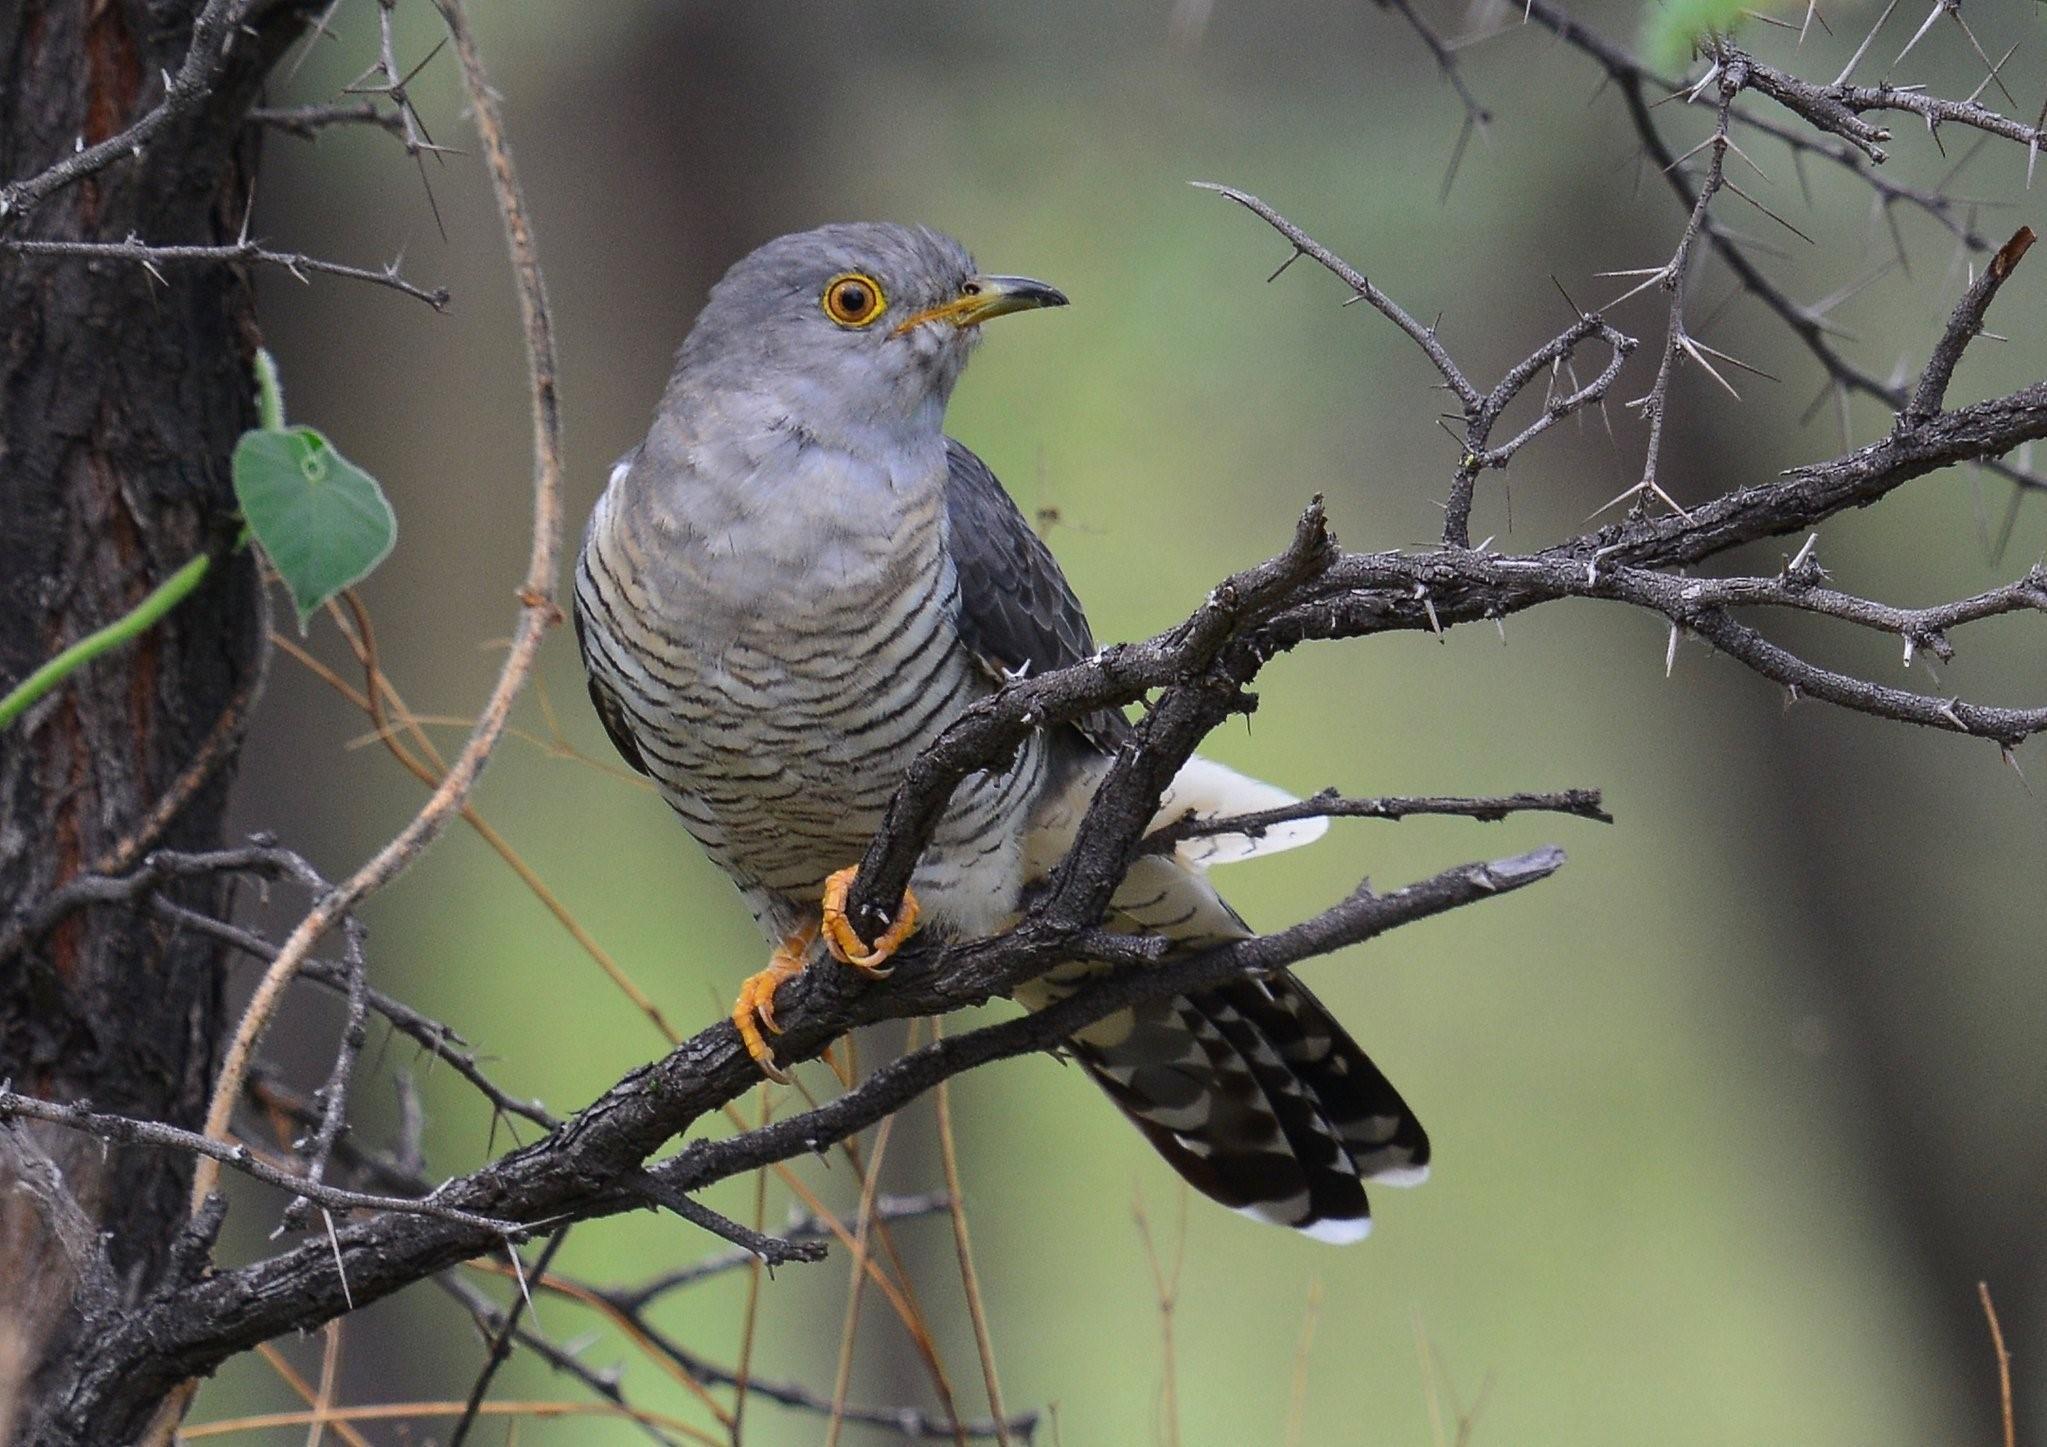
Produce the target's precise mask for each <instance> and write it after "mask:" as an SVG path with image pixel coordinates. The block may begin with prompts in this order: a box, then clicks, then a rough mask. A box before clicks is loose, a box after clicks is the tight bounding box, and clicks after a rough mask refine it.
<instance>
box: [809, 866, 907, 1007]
mask: <svg viewBox="0 0 2047 1447" xmlns="http://www.w3.org/2000/svg"><path fill="white" fill-rule="evenodd" d="M859 872H860V866H859V865H857V864H849V865H847V866H846V867H845V868H844V869H841V870H840V871H839V872H838V873H837V874H834V875H833V876H832V877H831V878H830V879H827V880H826V881H825V882H824V924H823V928H824V945H825V948H826V949H827V950H829V951H831V956H832V958H833V959H835V960H837V961H838V962H839V963H840V964H842V965H851V966H852V967H853V968H854V969H856V970H858V971H859V972H860V973H861V974H863V975H865V976H867V978H868V979H870V980H884V979H887V978H888V977H889V975H891V974H892V973H894V972H893V971H892V970H884V969H883V968H881V967H882V965H883V964H885V963H886V962H887V960H888V957H889V956H890V955H892V954H894V953H895V952H896V951H897V950H898V949H899V948H901V946H902V943H903V941H904V940H906V939H908V938H909V937H910V936H911V935H913V934H915V933H916V932H917V896H916V895H915V894H913V893H911V892H910V891H909V890H907V889H906V890H904V891H903V903H902V907H901V908H900V909H898V910H897V911H896V917H895V918H894V919H893V920H891V921H890V922H889V927H888V928H887V929H886V930H884V931H883V932H882V935H881V938H880V939H878V940H876V941H875V942H874V943H873V944H872V945H870V944H868V943H867V942H866V941H865V940H863V939H861V938H860V935H859V933H858V932H857V931H856V930H855V929H854V928H853V922H852V921H851V920H849V919H847V918H846V894H847V892H848V891H849V890H851V889H852V887H853V878H854V876H855V875H857V874H858V873H859Z"/></svg>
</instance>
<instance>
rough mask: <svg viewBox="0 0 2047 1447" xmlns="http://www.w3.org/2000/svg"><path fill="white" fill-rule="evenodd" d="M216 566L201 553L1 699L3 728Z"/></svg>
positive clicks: (136, 632) (144, 626)
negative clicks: (129, 609)
mask: <svg viewBox="0 0 2047 1447" xmlns="http://www.w3.org/2000/svg"><path fill="white" fill-rule="evenodd" d="M212 566H213V557H212V555H211V554H208V553H201V554H200V555H199V556H198V557H196V558H194V559H192V560H191V561H190V562H188V563H186V564H185V566H184V567H182V568H180V569H178V571H177V572H175V573H173V574H171V575H170V576H169V577H168V578H166V579H164V580H163V582H161V583H159V584H158V585H157V586H156V591H154V592H152V593H151V594H150V595H149V596H148V597H147V598H144V599H143V600H142V601H141V602H140V603H138V604H136V605H135V608H134V611H132V612H130V613H128V614H127V615H126V616H124V617H121V618H117V619H115V620H114V621H113V622H112V623H109V624H108V625H107V626H106V627H104V628H102V629H100V630H99V631H98V632H95V633H88V634H86V635H85V637H83V638H81V639H79V640H78V641H77V642H76V643H74V644H72V645H71V646H70V647H69V648H67V649H65V650H64V651H63V652H62V653H60V654H58V655H57V656H56V657H55V658H53V659H51V660H50V661H49V662H48V663H45V664H44V665H43V666H42V667H41V668H38V669H37V670H36V671H35V672H34V673H31V674H30V675H29V676H28V677H27V678H24V679H23V680H22V681H21V682H20V683H19V684H17V685H16V686H15V687H14V689H13V690H12V691H11V692H9V693H8V695H7V696H6V697H5V698H0V729H4V728H6V727H8V726H9V725H10V724H12V723H13V722H14V721H15V720H16V719H17V718H20V717H21V715H22V714H24V713H26V712H27V711H28V707H29V705H30V704H32V703H34V702H35V701H36V700H37V699H39V698H41V697H42V696H43V695H44V694H46V693H48V692H49V691H50V690H51V689H53V688H55V687H56V686H57V685H58V684H60V683H62V682H63V681H64V679H65V677H66V676H67V675H69V674H71V673H72V672H74V671H76V670H77V669H80V668H83V667H84V666H85V665H86V664H88V663H90V662H92V661H93V659H95V658H98V657H99V656H100V655H101V654H103V653H111V652H112V651H113V650H114V649H116V648H119V647H120V646H121V645H122V644H124V643H128V642H131V641H133V640H134V639H136V638H138V637H140V636H141V635H142V634H143V633H145V632H147V631H148V630H149V629H151V628H153V627H154V626H156V624H157V622H158V621H159V620H160V619H161V618H162V617H163V616H164V614H166V613H168V612H170V611H171V609H173V608H175V607H177V606H178V604H179V603H181V602H183V601H184V600H185V598H186V597H187V596H189V595H190V594H191V592H192V590H193V589H194V588H196V587H198V586H199V582H200V580H201V579H202V578H204V577H205V576H206V570H207V569H208V568H210V567H212Z"/></svg>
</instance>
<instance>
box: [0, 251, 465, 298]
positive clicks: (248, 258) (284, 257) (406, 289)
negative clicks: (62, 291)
mask: <svg viewBox="0 0 2047 1447" xmlns="http://www.w3.org/2000/svg"><path fill="white" fill-rule="evenodd" d="M0 248H5V249H6V250H8V251H13V252H18V253H20V254H21V255H23V256H66V257H73V258H76V259H78V260H81V261H86V262H95V261H125V262H129V263H132V264H133V265H136V266H139V267H141V268H142V269H143V270H144V271H147V272H148V273H149V274H150V275H151V276H153V277H155V278H156V280H157V281H159V282H161V283H163V284H164V285H165V286H168V285H170V281H169V279H168V278H167V277H165V276H164V274H163V268H164V267H166V266H189V265H193V264H210V265H220V264H222V263H240V264H243V265H258V266H277V267H282V268H283V269H284V270H286V271H288V272H290V273H291V274H292V275H293V276H295V277H297V278H298V279H299V280H300V281H303V282H307V283H308V284H310V282H311V278H310V277H308V276H307V275H306V273H307V272H319V273H321V274H323V275H326V276H340V277H346V278H348V279H349V280H351V281H366V282H369V283H370V284H372V285H374V286H388V287H390V288H391V289H392V290H393V291H396V292H402V293H403V294H405V295H406V296H409V297H411V298H413V300H415V301H423V302H425V303H426V304H427V305H428V306H430V307H432V308H433V309H434V310H435V311H446V310H447V307H448V289H447V288H446V287H438V286H437V287H434V288H432V289H431V290H429V289H427V288H426V287H422V286H417V285H415V284H413V283H412V282H409V281H407V280H406V279H405V278H404V277H402V276H400V275H399V274H398V268H397V267H396V266H395V265H392V266H386V267H381V268H379V269H377V270H375V271H372V270H370V269H369V268H368V267H362V266H349V265H347V264H345V263H343V262H339V261H327V260H324V259H322V258H321V257H317V256H308V255H306V254H305V253H304V252H301V251H272V250H271V249H270V248H269V247H267V246H265V245H263V244H262V243H261V242H259V241H250V240H247V239H244V240H241V241H236V242H233V243H230V244H227V245H221V246H153V245H150V244H149V243H148V242H145V241H143V240H141V239H140V238H138V237H133V236H131V237H129V238H128V239H127V240H125V241H27V240H23V239H21V238H19V237H4V238H0Z"/></svg>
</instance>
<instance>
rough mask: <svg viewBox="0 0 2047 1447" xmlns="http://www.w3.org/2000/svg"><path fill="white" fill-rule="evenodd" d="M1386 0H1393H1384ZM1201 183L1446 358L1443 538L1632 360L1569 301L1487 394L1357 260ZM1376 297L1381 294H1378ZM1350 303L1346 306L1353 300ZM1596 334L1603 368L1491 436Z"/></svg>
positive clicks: (1459, 528)
mask: <svg viewBox="0 0 2047 1447" xmlns="http://www.w3.org/2000/svg"><path fill="white" fill-rule="evenodd" d="M1381 3H1382V4H1384V3H1389V0H1381ZM1195 184H1196V185H1197V186H1199V187H1201V188H1202V189H1203V190H1208V191H1215V192H1217V193H1218V194H1220V195H1222V196H1225V197H1227V198H1229V199H1230V200H1232V201H1234V202H1236V203H1237V204H1238V205H1240V206H1242V207H1244V208H1245V209H1246V210H1247V211H1250V212H1251V213H1252V214H1253V215H1255V216H1257V217H1259V218H1260V219H1261V220H1263V221H1264V222H1265V223H1266V224H1267V225H1268V226H1270V227H1272V228H1273V229H1274V230H1275V231H1277V232H1279V234H1280V235H1282V236H1284V237H1285V238H1286V239H1287V240H1288V241H1290V242H1292V243H1293V245H1294V247H1295V251H1294V255H1295V256H1311V257H1313V258H1314V259H1315V260H1316V261H1318V262H1320V263H1321V264H1322V265H1323V266H1324V267H1325V268H1327V269H1328V270H1329V271H1330V272H1332V273H1333V274H1334V275H1335V276H1337V277H1338V278H1340V279H1341V280H1343V281H1344V282H1345V283H1346V284H1347V285H1349V286H1351V287H1352V289H1353V295H1352V297H1351V300H1352V301H1356V300H1359V299H1360V298H1362V299H1364V300H1367V301H1372V303H1373V305H1374V306H1376V307H1378V308H1379V310H1380V311H1382V312H1384V313H1385V314H1386V315H1387V316H1388V317H1390V318H1392V319H1393V321H1394V323H1395V324H1396V325H1398V326H1400V328H1401V330H1403V331H1405V332H1407V333H1408V335H1409V336H1411V337H1414V338H1415V339H1416V340H1417V341H1418V342H1421V343H1422V345H1423V350H1424V351H1426V352H1427V353H1428V355H1429V358H1430V360H1431V361H1434V362H1436V363H1437V367H1438V370H1442V368H1443V367H1445V366H1448V367H1449V371H1447V372H1444V378H1445V382H1446V385H1448V386H1449V387H1450V389H1451V390H1452V391H1453V392H1456V393H1457V395H1458V396H1459V398H1461V399H1462V400H1463V402H1464V411H1463V419H1464V436H1463V439H1462V447H1461V449H1460V456H1459V458H1458V462H1457V466H1456V469H1455V471H1454V472H1453V474H1452V476H1451V481H1450V497H1449V499H1448V501H1447V502H1445V503H1444V508H1443V543H1444V545H1445V546H1446V547H1454V548H1465V547H1470V546H1471V507H1472V499H1473V494H1474V492H1475V490H1476V488H1477V484H1478V477H1479V474H1480V473H1481V472H1484V471H1486V470H1487V469H1489V468H1490V469H1497V468H1504V467H1505V466H1506V465H1507V464H1508V463H1509V462H1511V461H1512V460H1513V458H1514V455H1515V454H1516V453H1518V452H1519V451H1520V450H1521V449H1522V448H1523V447H1525V446H1527V445H1528V444H1529V443H1530V442H1533V441H1534V440H1535V439H1536V438H1538V437H1540V436H1541V435H1542V434H1543V433H1545V432H1547V431H1548V430H1549V429H1550V428H1552V427H1554V426H1555V425H1556V424H1557V423H1559V422H1561V421H1563V420H1564V419H1565V418H1566V417H1570V416H1573V415H1575V414H1576V413H1578V412H1581V411H1583V410H1584V409H1585V408H1587V407H1593V406H1597V405H1599V404H1600V403H1602V402H1604V401H1605V400H1606V396H1607V393H1608V392H1609V391H1611V390H1612V388H1613V384H1614V380H1615V379H1616V378H1617V377H1619V376H1620V371H1621V368H1622V367H1623V366H1624V365H1626V363H1627V359H1628V357H1629V355H1630V354H1631V353H1632V352H1633V351H1634V350H1635V347H1636V342H1635V339H1634V338H1633V337H1631V336H1628V335H1627V334H1626V333H1624V332H1622V331H1620V330H1618V329H1617V328H1615V327H1613V326H1610V325H1609V324H1608V323H1607V322H1606V321H1605V320H1604V319H1602V318H1601V317H1599V316H1598V315H1596V314H1594V313H1589V312H1579V311H1578V309H1577V307H1576V306H1575V305H1573V306H1572V308H1571V309H1572V311H1573V312H1576V313H1577V316H1576V319H1575V320H1574V321H1573V322H1572V323H1571V325H1570V326H1568V327H1566V328H1565V329H1564V330H1563V331H1562V332H1560V333H1559V334H1558V335H1557V336H1555V337H1552V338H1551V339H1550V340H1549V341H1547V342H1545V343H1543V344H1542V345H1541V346H1540V347H1537V348H1536V349H1535V350H1534V351H1533V352H1531V353H1529V355H1528V356H1526V357H1524V358H1523V359H1522V360H1521V361H1519V362H1517V363H1515V364H1514V366H1512V367H1510V368H1508V370H1507V372H1506V373H1505V374H1504V375H1503V376H1502V377H1501V378H1500V380H1499V381H1498V382H1497V383H1496V384H1494V386H1493V387H1492V389H1491V390H1490V391H1488V392H1486V393H1485V394H1484V395H1482V396H1481V395H1480V394H1479V393H1478V391H1477V389H1476V388H1474V387H1472V386H1471V385H1470V384H1469V383H1468V382H1465V381H1464V380H1463V373H1462V372H1461V371H1460V370H1459V369H1458V368H1457V366H1456V363H1455V362H1454V361H1452V360H1451V358H1450V356H1449V353H1448V352H1447V351H1445V350H1444V349H1443V347H1442V345H1441V343H1440V342H1438V341H1437V339H1436V332H1435V328H1434V327H1428V328H1424V329H1421V330H1420V332H1419V333H1418V332H1417V330H1416V328H1417V326H1418V323H1416V322H1415V321H1414V319H1413V318H1412V317H1410V316H1408V314H1407V312H1406V311H1405V310H1403V309H1402V308H1401V307H1400V306H1399V304H1398V303H1396V302H1394V301H1392V300H1391V298H1388V297H1386V296H1385V295H1384V294H1383V293H1380V292H1378V291H1377V289H1376V288H1373V289H1371V290H1364V289H1363V288H1367V287H1370V283H1369V282H1366V281H1365V280H1364V277H1363V275H1362V274H1361V273H1359V272H1358V271H1357V270H1356V268H1354V267H1352V266H1350V265H1349V264H1348V263H1346V262H1345V261H1343V260H1342V258H1340V257H1338V256H1336V255H1335V253H1333V252H1331V251H1330V250H1329V249H1328V248H1327V247H1325V246H1323V245H1322V244H1321V243H1320V242H1317V241H1316V240H1314V238H1313V237H1310V236H1309V235H1308V234H1307V233H1306V232H1304V231H1303V230H1302V229H1301V228H1300V227H1298V226H1296V225H1295V224H1294V223H1293V222H1291V221H1289V220H1287V218H1286V217H1284V216H1282V215H1280V213H1279V212H1278V211H1276V210H1274V209H1273V208H1272V207H1271V206H1269V205H1267V204H1266V203H1265V202H1263V201H1261V200H1259V199H1258V198H1257V197H1256V196H1253V195H1251V194H1249V193H1248V192H1245V191H1239V190H1237V189H1235V188H1234V187H1230V186H1218V185H1215V184H1213V183H1211V182H1207V181H1197V182H1196V183H1195ZM1375 297H1376V298H1377V300H1374V298H1375ZM1345 305H1346V306H1348V305H1349V302H1346V303H1345ZM1389 308H1390V310H1389ZM1593 339H1597V340H1598V341H1600V342H1602V343H1604V344H1605V346H1606V347H1607V350H1608V355H1607V360H1606V364H1605V365H1604V366H1603V367H1601V368H1600V370H1599V373H1598V375H1597V376H1595V377H1594V378H1593V379H1592V381H1590V382H1588V383H1586V384H1585V385H1583V386H1581V387H1577V388H1574V389H1573V390H1572V391H1570V392H1568V393H1565V394H1563V395H1561V396H1559V395H1557V393H1556V392H1555V391H1554V389H1552V391H1551V393H1550V395H1549V397H1548V398H1546V399H1545V401H1544V403H1543V408H1542V412H1541V414H1540V415H1539V416H1537V417H1536V419H1535V420H1534V421H1532V422H1530V423H1529V424H1528V425H1527V426H1526V427H1524V428H1522V429H1521V431H1520V432H1519V433H1517V434H1516V435H1515V436H1514V437H1513V438H1511V439H1510V440H1509V441H1507V442H1504V443H1501V444H1498V445H1497V446H1496V445H1494V444H1493V442H1492V433H1493V428H1494V426H1495V425H1496V424H1497V423H1498V422H1499V420H1500V417H1501V414H1503V413H1504V412H1505V411H1506V410H1507V408H1508V407H1509V406H1510V405H1512V403H1513V402H1514V400H1515V398H1517V397H1519V396H1520V395H1521V393H1522V391H1523V390H1524V389H1525V388H1526V387H1527V386H1528V384H1529V383H1531V382H1532V381H1534V380H1535V379H1536V378H1537V377H1539V376H1542V375H1543V374H1544V373H1545V372H1549V371H1552V370H1553V369H1555V368H1556V367H1558V366H1560V365H1562V364H1563V363H1565V362H1567V361H1568V360H1569V359H1570V358H1571V356H1572V354H1573V353H1574V352H1575V351H1576V350H1577V348H1578V346H1579V345H1580V344H1581V343H1583V342H1586V341H1590V340H1593ZM1452 374H1455V378H1456V379H1455V380H1452ZM1460 383H1462V385H1460Z"/></svg>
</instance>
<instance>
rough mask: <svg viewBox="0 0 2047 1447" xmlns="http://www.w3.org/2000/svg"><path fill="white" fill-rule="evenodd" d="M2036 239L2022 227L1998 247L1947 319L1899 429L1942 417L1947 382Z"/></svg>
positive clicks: (1901, 418) (1903, 412)
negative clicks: (1940, 415)
mask: <svg viewBox="0 0 2047 1447" xmlns="http://www.w3.org/2000/svg"><path fill="white" fill-rule="evenodd" d="M2035 239H2036V238H2035V237H2034V235H2033V228H2032V227H2030V226H2021V227H2020V228H2019V229H2018V230H2017V231H2014V232H2013V233H2012V237H2011V240H2009V241H2007V242H2005V243H2004V245H2003V246H2001V247H1999V248H1998V250H1997V254H1996V255H1995V256H1992V257H1991V258H1990V264H1989V265H1988V266H1986V267H1984V268H1983V274H1982V275H1981V276H1979V277H1977V278H1976V281H1975V284H1974V285H1972V286H1971V287H1970V288H1969V290H1968V291H1967V292H1966V293H1964V294H1963V296H1962V299H1961V301H1960V302H1959V303H1957V304H1956V306H1955V310H1954V315H1953V316H1951V317H1950V318H1949V319H1948V324H1947V329H1946V330H1945V331H1943V332H1942V333H1941V336H1940V340H1939V341H1938V342H1937V343H1935V344H1934V348H1933V355H1932V356H1931V357H1930V358H1928V359H1927V363H1926V371H1925V372H1924V373H1923V374H1922V375H1921V376H1920V378H1919V385H1918V386H1917V387H1916V388H1914V389H1913V392H1912V400H1911V401H1910V402H1908V403H1906V404H1905V408H1904V410H1903V411H1902V412H1900V413H1899V414H1898V425H1899V426H1900V427H1911V426H1915V425H1917V424H1919V423H1921V422H1925V421H1927V420H1929V419H1931V418H1933V417H1935V416H1937V415H1938V414H1939V412H1940V409H1941V406H1942V404H1943V403H1945V402H1946V401H1947V389H1948V383H1949V381H1951V380H1952V379H1953V377H1954V374H1955V367H1956V366H1957V365H1958V364H1959V363H1960V362H1961V360H1962V353H1963V352H1964V351H1965V350H1966V349H1967V348H1968V345H1969V343H1970V342H1973V341H1974V340H1975V339H1976V338H1977V337H1978V336H1979V335H1981V334H1982V331H1983V317H1984V314H1985V313H1987V312H1988V311H1989V310H1990V303H1991V302H1993V301H1995V300H1996V299H1997V293H1998V291H1999V289H2000V288H2001V287H2003V285H2004V283H2005V280H2006V278H2008V277H2009V276H2010V275H2011V274H2012V270H2013V268H2015V267H2016V266H2017V265H2018V264H2019V262H2021V261H2023V260H2024V259H2025V255H2026V253H2027V252H2028V251H2030V250H2031V249H2032V246H2033V242H2034V240H2035Z"/></svg>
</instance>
